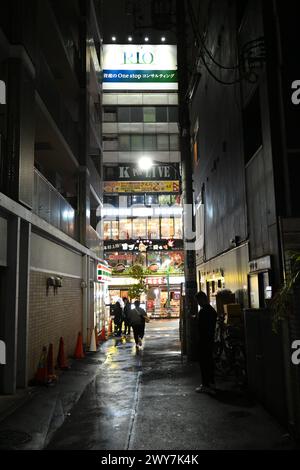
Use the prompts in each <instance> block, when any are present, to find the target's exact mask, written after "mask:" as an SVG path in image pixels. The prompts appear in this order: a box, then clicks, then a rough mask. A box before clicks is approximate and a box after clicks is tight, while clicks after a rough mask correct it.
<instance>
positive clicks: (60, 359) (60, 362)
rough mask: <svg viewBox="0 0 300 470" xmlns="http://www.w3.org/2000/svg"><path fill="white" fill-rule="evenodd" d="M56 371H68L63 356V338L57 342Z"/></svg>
mask: <svg viewBox="0 0 300 470" xmlns="http://www.w3.org/2000/svg"><path fill="white" fill-rule="evenodd" d="M56 368H57V369H61V370H68V369H70V367H69V365H68V362H67V359H66V356H65V345H64V339H63V337H61V338H60V340H59V349H58V355H57V365H56Z"/></svg>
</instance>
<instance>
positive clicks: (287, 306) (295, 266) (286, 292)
mask: <svg viewBox="0 0 300 470" xmlns="http://www.w3.org/2000/svg"><path fill="white" fill-rule="evenodd" d="M290 262H291V272H290V273H289V275H288V276H287V277H286V280H285V283H284V285H283V286H282V287H281V288H280V289H279V291H278V292H277V293H276V294H275V296H274V298H273V300H272V302H271V307H272V308H273V311H274V313H273V321H272V326H273V331H274V332H275V333H277V332H278V324H279V323H280V322H281V321H282V320H284V319H286V318H288V316H289V312H290V311H291V309H292V292H293V288H294V286H295V284H296V282H297V280H298V279H299V277H300V253H292V254H291V255H290Z"/></svg>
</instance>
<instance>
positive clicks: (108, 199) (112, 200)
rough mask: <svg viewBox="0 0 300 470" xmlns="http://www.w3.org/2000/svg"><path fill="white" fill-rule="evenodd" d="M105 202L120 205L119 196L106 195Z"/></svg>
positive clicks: (114, 205)
mask: <svg viewBox="0 0 300 470" xmlns="http://www.w3.org/2000/svg"><path fill="white" fill-rule="evenodd" d="M103 202H104V204H107V205H110V206H113V207H119V196H104V198H103Z"/></svg>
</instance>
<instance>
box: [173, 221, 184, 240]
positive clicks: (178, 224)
mask: <svg viewBox="0 0 300 470" xmlns="http://www.w3.org/2000/svg"><path fill="white" fill-rule="evenodd" d="M174 238H176V239H177V240H180V239H182V220H181V218H178V217H176V218H175V219H174Z"/></svg>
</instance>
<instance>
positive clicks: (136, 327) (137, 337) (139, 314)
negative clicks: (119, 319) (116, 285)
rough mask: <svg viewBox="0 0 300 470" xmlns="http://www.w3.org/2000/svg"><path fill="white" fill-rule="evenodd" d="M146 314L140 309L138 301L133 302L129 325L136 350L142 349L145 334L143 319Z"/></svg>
mask: <svg viewBox="0 0 300 470" xmlns="http://www.w3.org/2000/svg"><path fill="white" fill-rule="evenodd" d="M146 317H147V313H146V312H145V310H144V309H143V308H141V307H140V301H139V300H136V301H135V302H134V309H132V310H130V313H129V323H130V325H131V326H132V329H133V335H134V341H135V346H136V348H137V350H138V349H139V347H142V344H143V343H142V339H143V337H144V334H145V318H146Z"/></svg>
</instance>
